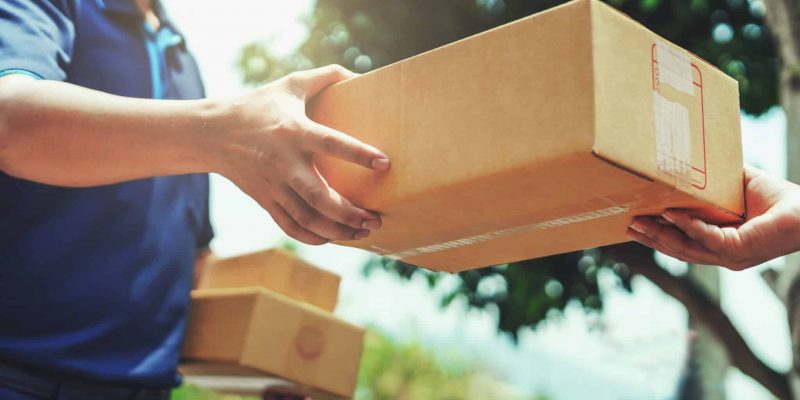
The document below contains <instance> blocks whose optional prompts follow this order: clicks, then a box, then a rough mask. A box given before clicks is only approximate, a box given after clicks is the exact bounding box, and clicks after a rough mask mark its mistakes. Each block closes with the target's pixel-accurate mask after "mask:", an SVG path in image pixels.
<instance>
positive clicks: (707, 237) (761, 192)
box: [628, 166, 800, 271]
mask: <svg viewBox="0 0 800 400" xmlns="http://www.w3.org/2000/svg"><path fill="white" fill-rule="evenodd" d="M744 171H745V182H744V183H745V198H746V200H745V201H746V204H747V211H748V215H747V220H746V221H745V222H744V223H742V224H740V225H734V226H717V225H713V224H708V223H706V222H704V221H702V220H700V219H698V218H696V217H695V216H694V215H693V214H692V212H691V211H688V210H680V209H672V210H667V211H666V212H665V213H664V214H663V215H661V216H660V217H653V216H642V217H636V218H634V220H633V222H632V223H631V225H630V228H629V229H628V237H629V238H630V239H632V240H635V241H638V242H640V243H642V244H644V245H646V246H649V247H652V248H654V249H656V250H658V251H660V252H662V253H664V254H666V255H669V256H672V257H675V258H677V259H679V260H682V261H686V262H690V263H693V264H710V265H720V266H723V267H726V268H730V269H732V270H736V271H739V270H743V269H746V268H750V267H752V266H755V265H758V264H761V263H763V262H766V261H769V260H771V259H774V258H777V257H780V256H783V255H786V254H789V253H792V252H795V251H798V250H800V186H798V185H795V184H793V183H791V182H788V181H786V180H783V179H779V178H776V177H773V176H771V175H769V174H767V173H765V172H764V171H761V170H759V169H757V168H754V167H750V166H745V169H744Z"/></svg>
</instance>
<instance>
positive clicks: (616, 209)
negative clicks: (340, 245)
mask: <svg viewBox="0 0 800 400" xmlns="http://www.w3.org/2000/svg"><path fill="white" fill-rule="evenodd" d="M631 206H632V204H623V205H619V206H613V207H608V208H603V209H600V210H594V211H589V212H585V213H581V214H574V215H570V216H566V217H562V218H556V219H552V220H548V221H542V222H535V223H532V224H527V225H520V226H515V227H512V228H507V229H500V230H496V231H493V232H488V233H484V234H480V235H475V236H470V237H466V238H462V239H456V240H451V241H449V242H444V243H439V244H433V245H428V246H422V247H417V248H415V249H411V250H405V251H401V252H398V253H393V254H388V255H386V257H390V258H395V259H404V258H409V257H414V256H418V255H422V254H430V253H438V252H440V251H445V250H452V249H457V248H459V247H464V246H471V245H474V244H478V243H482V242H488V241H490V240H495V239H500V238H504V237H509V236H514V235H518V234H522V233H529V232H533V231H539V230H545V229H551V228H557V227H560V226H564V225H569V224H574V223H577V222H584V221H589V220H593V219H598V218H604V217H609V216H612V215H618V214H624V213H627V212H628V211H629V210H630V208H631Z"/></svg>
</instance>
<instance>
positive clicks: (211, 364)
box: [180, 288, 364, 397]
mask: <svg viewBox="0 0 800 400" xmlns="http://www.w3.org/2000/svg"><path fill="white" fill-rule="evenodd" d="M363 340H364V330H363V329H362V328H359V327H356V326H354V325H351V324H349V323H347V322H344V321H340V320H338V319H336V318H334V317H333V316H332V315H330V314H328V313H326V312H324V311H322V310H320V309H318V308H316V307H313V306H310V305H308V304H305V303H301V302H298V301H295V300H292V299H290V298H288V297H286V296H283V295H280V294H277V293H273V292H270V291H268V290H266V289H263V288H244V289H208V290H195V291H193V292H192V306H191V311H190V315H189V325H188V327H187V330H186V337H185V339H184V344H183V352H182V358H183V359H184V360H183V362H182V365H181V368H180V370H181V372H182V373H184V374H187V375H216V376H228V377H230V376H245V377H247V376H251V377H252V376H265V375H270V376H277V377H280V378H283V379H286V380H288V381H291V382H294V383H297V384H298V385H302V386H304V387H306V388H307V391H306V393H308V394H319V395H320V396H327V397H330V396H337V397H352V395H353V391H354V390H355V385H356V381H357V378H358V366H359V362H360V361H361V351H362V346H363Z"/></svg>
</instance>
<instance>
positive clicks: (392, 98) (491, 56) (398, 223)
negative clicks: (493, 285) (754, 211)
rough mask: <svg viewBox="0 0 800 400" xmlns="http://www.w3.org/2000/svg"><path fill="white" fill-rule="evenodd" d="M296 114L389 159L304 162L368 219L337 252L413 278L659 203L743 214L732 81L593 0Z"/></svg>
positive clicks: (533, 251) (600, 233)
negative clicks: (376, 163) (369, 254)
mask: <svg viewBox="0 0 800 400" xmlns="http://www.w3.org/2000/svg"><path fill="white" fill-rule="evenodd" d="M308 111H309V115H310V116H311V117H312V118H313V119H314V120H316V121H318V122H320V123H323V124H325V125H328V126H331V127H333V128H336V129H338V130H340V131H342V132H346V133H348V134H350V135H352V136H354V137H356V138H359V139H361V140H363V141H364V142H367V143H370V144H372V145H375V146H376V147H378V148H380V149H382V150H384V151H385V152H386V153H387V154H388V155H389V156H390V157H391V159H392V169H391V170H390V171H388V172H386V173H375V172H372V171H369V170H366V169H364V168H361V167H358V166H355V165H352V164H348V163H346V162H342V161H340V160H333V159H330V158H327V157H320V158H318V159H317V162H318V164H319V168H320V171H321V172H322V174H323V175H324V176H325V178H326V179H327V181H328V182H329V183H330V184H331V186H332V187H334V188H335V189H336V190H338V191H339V192H340V193H342V194H343V195H344V196H345V197H347V198H349V199H350V200H352V201H353V202H354V203H356V204H358V205H360V206H362V207H366V208H368V209H374V210H377V211H379V212H381V213H382V214H383V216H384V227H383V228H382V229H381V230H379V231H376V232H373V233H372V235H370V236H369V237H368V238H367V239H365V240H361V241H356V242H341V243H340V244H343V245H347V246H353V247H360V248H363V249H366V250H370V251H373V252H375V253H378V254H382V255H387V256H392V257H396V258H399V259H402V260H403V261H406V262H408V263H411V264H416V265H420V266H424V267H428V268H431V269H436V270H445V271H460V270H465V269H469V268H476V267H482V266H487V265H493V264H502V263H506V262H511V261H517V260H523V259H529V258H535V257H541V256H547V255H551V254H557V253H562V252H567V251H573V250H578V249H584V248H590V247H595V246H602V245H608V244H613V243H619V242H624V241H627V238H626V236H625V231H626V228H627V226H628V225H629V223H630V221H631V219H632V217H633V216H634V215H640V214H659V213H661V212H662V211H663V210H664V209H665V208H668V207H685V208H691V209H696V210H698V212H699V213H700V214H701V215H702V216H704V217H705V218H707V219H709V220H711V221H714V222H720V223H721V222H735V221H739V220H740V219H741V218H742V216H743V215H744V213H745V207H744V198H743V187H742V178H743V170H742V153H741V137H740V127H739V118H740V116H739V102H738V85H737V83H736V81H735V80H733V79H731V78H729V77H728V76H726V75H725V74H724V73H722V72H721V71H719V70H717V69H716V68H714V67H713V66H711V65H710V64H708V63H706V62H705V61H703V60H701V59H699V58H698V57H696V56H694V55H692V54H690V53H688V52H687V51H685V50H682V49H680V48H679V47H677V46H675V45H673V44H671V43H669V42H667V41H666V40H664V39H663V38H661V37H659V36H657V35H655V34H654V33H652V32H650V31H648V30H647V29H645V28H644V27H643V26H642V25H640V24H638V23H636V22H635V21H633V20H632V19H630V18H628V17H626V16H625V15H623V14H621V13H619V12H618V11H616V10H614V9H613V8H611V7H609V6H607V5H605V4H603V3H601V2H599V1H595V0H578V1H573V2H570V3H566V4H564V5H561V6H559V7H556V8H553V9H551V10H548V11H545V12H542V13H539V14H536V15H533V16H531V17H528V18H524V19H521V20H519V21H516V22H513V23H510V24H508V25H504V26H501V27H499V28H496V29H493V30H490V31H487V32H484V33H481V34H479V35H476V36H473V37H470V38H467V39H464V40H461V41H459V42H456V43H453V44H450V45H447V46H444V47H442V48H439V49H436V50H433V51H430V52H427V53H424V54H422V55H419V56H416V57H413V58H410V59H407V60H404V61H401V62H398V63H396V64H392V65H389V66H387V67H384V68H381V69H378V70H376V71H373V72H370V73H367V74H365V75H362V76H360V77H357V78H355V79H351V80H348V81H345V82H342V83H339V84H336V85H334V86H331V87H330V88H328V89H327V90H325V91H324V92H323V93H322V94H321V95H320V96H319V97H318V98H317V99H316V100H315V102H314V103H313V104H311V105H310V106H309V108H308Z"/></svg>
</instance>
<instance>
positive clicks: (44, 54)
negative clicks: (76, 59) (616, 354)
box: [0, 0, 75, 81]
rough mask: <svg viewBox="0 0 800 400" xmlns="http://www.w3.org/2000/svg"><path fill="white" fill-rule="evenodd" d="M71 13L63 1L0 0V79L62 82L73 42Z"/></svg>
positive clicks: (73, 30) (73, 33)
mask: <svg viewBox="0 0 800 400" xmlns="http://www.w3.org/2000/svg"><path fill="white" fill-rule="evenodd" d="M71 9H72V8H71V7H69V5H68V4H66V2H63V1H55V0H53V1H48V0H0V32H2V34H0V75H5V74H9V73H24V74H27V75H33V76H35V77H38V78H41V79H49V80H58V81H63V80H65V79H66V78H67V74H66V69H67V67H68V66H69V64H70V60H71V57H72V48H73V43H74V40H75V27H74V24H73V23H72V20H71V18H70V17H71V12H70V10H71Z"/></svg>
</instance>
